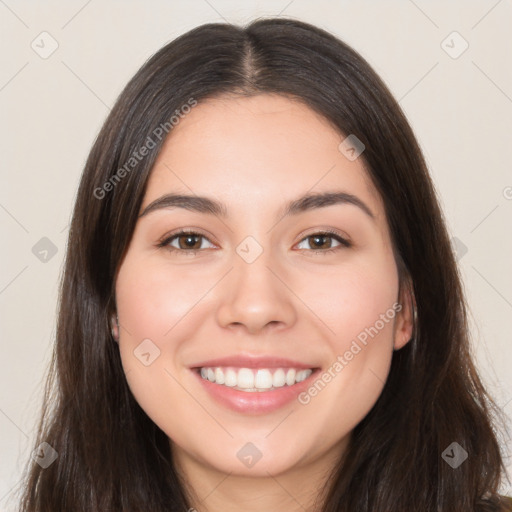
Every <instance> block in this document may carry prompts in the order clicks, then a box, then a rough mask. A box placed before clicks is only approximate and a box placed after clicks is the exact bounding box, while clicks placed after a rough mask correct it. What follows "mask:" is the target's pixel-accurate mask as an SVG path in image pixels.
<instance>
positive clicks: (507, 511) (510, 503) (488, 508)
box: [475, 494, 512, 512]
mask: <svg viewBox="0 0 512 512" xmlns="http://www.w3.org/2000/svg"><path fill="white" fill-rule="evenodd" d="M475 512H512V498H511V497H510V496H501V495H499V494H495V495H494V496H492V498H489V497H488V498H486V499H482V500H481V501H480V502H479V503H478V506H477V508H476V511H475Z"/></svg>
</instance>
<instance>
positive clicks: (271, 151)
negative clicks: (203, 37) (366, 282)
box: [141, 94, 383, 217]
mask: <svg viewBox="0 0 512 512" xmlns="http://www.w3.org/2000/svg"><path fill="white" fill-rule="evenodd" d="M344 138H345V135H344V134H341V133H340V132H339V131H338V130H336V129H335V128H334V127H333V126H332V125H331V124H330V123H329V122H328V121H327V120H326V119H325V118H324V117H322V116H321V115H319V114H318V113H316V112H315V111H313V110H312V109H310V108H309V107H308V106H306V105H305V104H303V103H302V102H300V101H297V100H295V99H290V98H288V97H285V96H281V95H275V94H260V95H257V96H251V97H239V96H238V97H234V96H223V97H219V98H214V99H208V100H206V101H203V102H201V103H199V104H198V105H196V106H195V107H193V108H192V109H191V110H190V112H189V113H188V114H186V115H184V116H182V117H181V119H180V122H179V124H177V125H176V126H174V127H173V128H172V130H171V132H170V134H169V136H168V137H167V139H166V141H165V143H164V145H163V147H162V149H161V151H160V153H159V156H158V158H157V160H156V162H155V165H154V167H153V169H152V171H151V175H150V177H149V183H148V186H147V189H146V195H145V198H144V200H143V204H142V206H141V210H143V209H144V207H145V206H147V205H148V204H149V203H151V202H152V201H153V200H155V199H156V198H158V197H159V196H161V195H162V194H165V193H169V192H175V193H184V194H197V195H208V196H214V197H216V198H217V199H218V200H220V201H222V202H225V203H226V205H227V206H228V213H229V210H230V208H233V209H234V210H236V209H239V210H240V211H241V210H242V209H243V208H244V207H246V206H247V205H248V204H251V205H252V206H253V207H257V208H260V211H261V209H264V210H268V209H269V208H275V210H277V209H278V208H279V207H280V206H281V204H282V203H284V202H287V201H288V200H290V199H293V198H295V197H297V196H299V195H303V194H305V193H307V192H323V191H327V190H334V189H336V190H345V191H347V192H348V193H351V194H354V195H357V196H358V197H360V198H361V199H362V200H363V201H364V202H365V203H366V204H368V205H369V206H371V209H372V210H373V211H374V212H375V214H376V217H382V216H383V205H382V202H381V198H380V195H379V193H378V191H377V190H376V189H375V187H374V186H373V184H372V182H371V180H370V178H369V175H368V173H367V171H366V169H365V167H364V162H363V159H362V158H357V159H356V160H354V161H350V160H349V159H347V158H346V156H345V155H344V154H343V153H342V152H341V151H340V150H339V149H338V146H339V144H340V142H341V141H342V140H343V139H344ZM233 213H236V212H233Z"/></svg>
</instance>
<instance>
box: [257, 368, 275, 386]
mask: <svg viewBox="0 0 512 512" xmlns="http://www.w3.org/2000/svg"><path fill="white" fill-rule="evenodd" d="M254 387H255V388H258V389H270V388H271V387H272V374H271V373H270V370H258V371H257V372H256V379H255V380H254Z"/></svg>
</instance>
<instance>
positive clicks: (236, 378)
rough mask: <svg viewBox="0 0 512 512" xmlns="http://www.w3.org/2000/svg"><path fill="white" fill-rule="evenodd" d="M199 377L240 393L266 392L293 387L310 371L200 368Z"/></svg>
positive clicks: (307, 375)
mask: <svg viewBox="0 0 512 512" xmlns="http://www.w3.org/2000/svg"><path fill="white" fill-rule="evenodd" d="M200 373H201V377H202V378H203V379H206V380H209V381H210V382H215V383H216V384H220V385H223V386H228V387H231V388H236V389H238V390H240V391H266V390H269V389H275V388H282V387H283V386H285V385H287V386H293V385H294V384H295V383H297V382H302V381H303V380H305V379H307V378H308V377H309V376H310V375H311V374H312V373H313V370H312V369H307V370H302V369H300V370H296V369H295V368H272V369H269V368H258V369H252V368H232V367H230V368H219V367H217V368H201V372H200Z"/></svg>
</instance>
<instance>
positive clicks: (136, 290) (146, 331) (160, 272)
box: [116, 259, 204, 340]
mask: <svg viewBox="0 0 512 512" xmlns="http://www.w3.org/2000/svg"><path fill="white" fill-rule="evenodd" d="M198 285H200V281H198V280H197V279H196V278H195V277H194V278H193V277H192V276H191V275H190V273H187V272H180V271H179V270H178V271H177V270H176V269H175V268H172V269H171V268H170V267H168V266H166V265H165V264H161V263H160V262H158V264H155V263H154V262H151V261H144V260H136V259H133V260H131V261H125V263H124V264H123V266H122V267H121V269H120V272H119V276H118V279H117V284H116V298H117V308H118V314H119V319H120V322H121V323H122V324H123V325H124V326H125V327H126V332H128V333H130V334H129V338H131V339H132V340H137V339H143V338H151V339H155V340H163V338H164V337H165V336H166V335H167V334H168V333H169V332H170V330H171V329H172V328H173V327H174V326H175V325H176V324H177V323H178V322H180V321H181V320H182V319H183V318H184V317H185V316H186V315H187V313H188V312H189V311H190V309H191V307H192V306H193V305H194V304H196V303H197V302H198V301H199V300H200V299H201V296H202V295H204V291H202V288H203V287H202V286H198ZM124 334H125V338H126V337H127V336H126V333H124ZM121 336H123V333H121Z"/></svg>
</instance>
